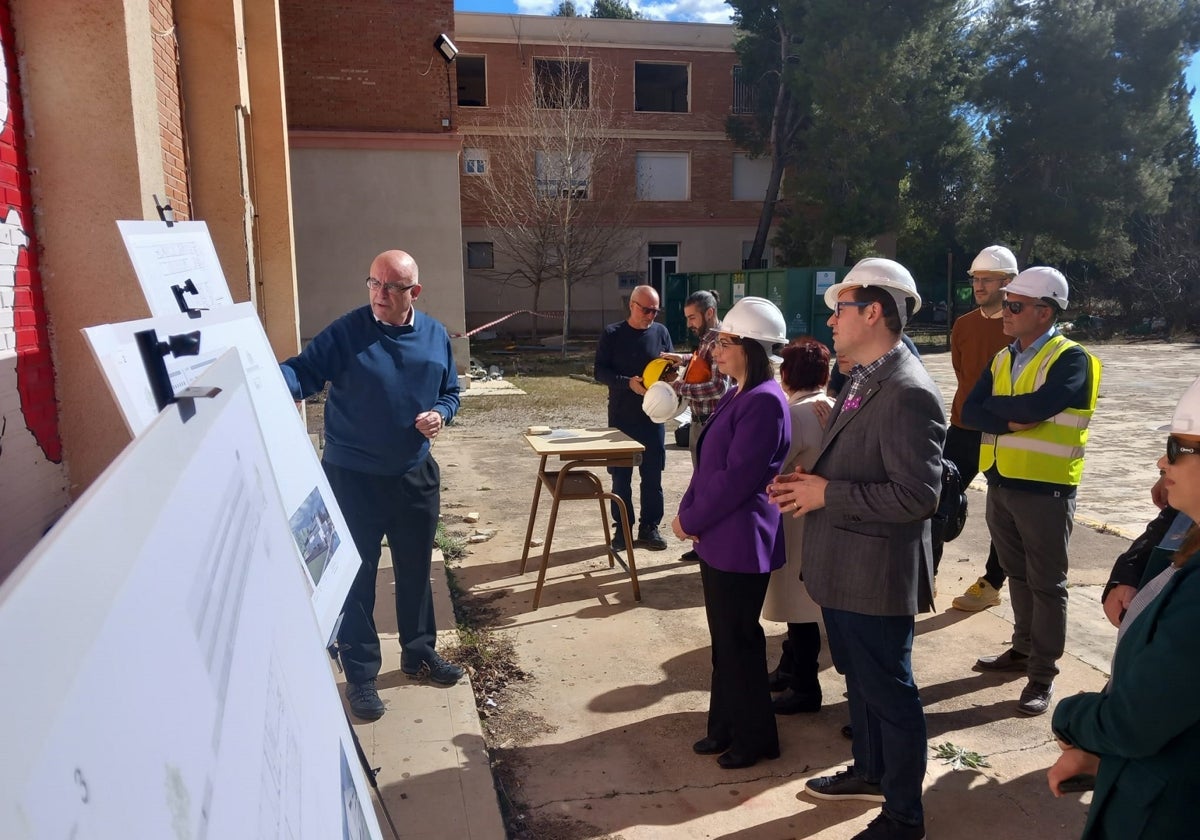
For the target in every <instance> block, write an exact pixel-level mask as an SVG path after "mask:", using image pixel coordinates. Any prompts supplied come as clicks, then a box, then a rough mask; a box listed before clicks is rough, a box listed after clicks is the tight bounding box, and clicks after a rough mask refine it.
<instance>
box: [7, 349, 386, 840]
mask: <svg viewBox="0 0 1200 840" xmlns="http://www.w3.org/2000/svg"><path fill="white" fill-rule="evenodd" d="M204 380H205V384H208V385H216V386H219V387H220V389H221V391H220V393H219V394H218V395H217V396H216V397H215V398H213V399H202V400H197V401H196V413H195V415H194V416H192V417H191V418H190V419H189V420H187V421H186V422H184V421H183V420H182V419H181V413H180V412H179V411H178V410H177V409H176V408H175V407H173V406H172V407H169V408H168V409H167V410H165V411H164V412H163V413H162V414H161V415H160V416H159V417H158V418H156V419H155V421H154V422H153V423H152V424H151V425H150V427H149V428H148V429H146V431H145V433H144V434H142V435H141V436H139V437H138V438H137V439H136V440H134V441H133V443H132V444H130V445H129V447H127V448H126V449H125V451H124V452H123V453H121V455H120V456H119V457H118V458H117V459H116V460H115V461H114V462H113V463H112V464H111V465H110V466H109V468H108V469H107V470H105V472H104V473H103V475H101V476H100V477H99V478H98V479H97V480H96V481H95V483H94V484H93V485H92V486H91V487H90V488H89V489H88V491H87V492H86V493H85V494H84V495H83V497H82V498H80V499H79V500H78V501H77V502H76V503H75V505H73V506H72V507H71V508H70V509H69V510H68V511H67V513H66V515H65V516H64V517H63V518H62V520H61V521H60V522H59V523H58V524H57V525H56V526H55V527H54V529H53V530H52V531H51V532H50V533H49V534H48V535H47V536H46V537H45V538H44V539H43V540H42V542H41V543H39V544H38V546H37V547H36V548H35V549H34V550H33V552H32V553H30V554H29V556H28V557H27V558H26V559H25V561H24V562H23V563H22V564H21V566H19V567H18V568H17V570H16V571H15V572H14V573H13V574H12V575H11V576H10V577H9V578H8V580H7V581H5V583H4V584H3V586H0V638H4V639H7V640H9V643H8V644H5V645H3V646H0V669H3V671H4V673H7V674H10V675H12V676H13V679H14V682H13V683H12V684H11V685H10V686H9V690H6V691H4V692H2V693H0V744H3V761H0V837H4V838H6V840H19V839H20V838H80V840H107V838H112V840H118V838H119V840H127V838H134V837H137V838H142V837H145V838H150V837H153V838H178V839H179V840H183V838H188V839H189V840H206V838H208V839H210V840H218V838H232V837H263V838H289V840H293V839H295V838H314V840H315V839H317V838H319V839H320V840H326V838H342V837H359V836H361V837H374V838H379V837H381V836H382V835H381V832H380V827H379V825H378V823H377V821H376V819H375V815H374V809H373V808H372V807H370V798H369V797H370V793H369V790H368V788H367V784H366V779H365V776H364V774H363V772H362V769H361V766H360V765H359V763H358V761H357V759H356V757H355V752H354V745H353V741H352V740H351V733H350V729H349V726H348V724H347V722H346V718H345V715H344V713H343V710H342V707H341V703H340V700H339V697H338V691H337V686H336V685H335V682H334V678H333V674H332V672H331V670H330V661H329V658H328V656H327V655H326V653H325V651H324V647H323V641H324V637H323V635H322V633H321V630H320V628H319V627H318V626H317V623H316V621H315V620H314V617H313V613H312V610H311V609H310V608H309V606H308V597H307V592H306V590H305V581H304V577H303V575H302V574H301V573H300V571H299V570H298V569H297V568H296V564H295V562H294V559H293V558H294V556H295V549H294V547H293V539H292V535H291V533H290V532H289V528H288V515H287V514H286V513H285V511H284V509H283V505H282V503H281V502H280V499H279V496H278V494H277V492H276V490H275V483H274V481H273V479H272V476H271V464H270V462H269V461H268V459H267V454H266V449H265V446H264V443H263V438H262V435H261V434H260V431H259V429H258V424H257V421H256V418H255V414H254V408H253V406H252V404H251V400H250V396H251V393H250V389H249V388H248V387H247V385H246V382H245V379H244V378H243V374H242V366H241V364H240V363H239V361H238V360H237V358H236V353H235V352H231V353H229V354H227V355H226V356H224V357H222V358H221V359H220V360H218V361H217V362H216V363H215V364H214V365H213V366H212V367H211V368H210V369H209V370H208V371H207V372H206V374H205V377H204ZM31 646H34V647H36V650H35V649H33V648H32V647H31Z"/></svg>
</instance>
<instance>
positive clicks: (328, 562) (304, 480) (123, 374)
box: [83, 303, 361, 639]
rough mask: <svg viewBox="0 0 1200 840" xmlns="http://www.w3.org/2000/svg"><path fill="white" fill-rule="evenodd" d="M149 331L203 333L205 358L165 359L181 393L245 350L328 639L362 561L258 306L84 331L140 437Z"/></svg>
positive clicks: (149, 401)
mask: <svg viewBox="0 0 1200 840" xmlns="http://www.w3.org/2000/svg"><path fill="white" fill-rule="evenodd" d="M148 329H153V330H154V331H155V332H156V333H157V335H158V340H159V341H160V342H162V341H166V340H167V338H168V337H169V336H172V335H178V334H181V333H190V332H194V331H197V330H198V331H199V332H200V354H199V355H198V356H184V357H182V358H178V359H176V358H173V357H171V356H169V355H168V356H166V357H165V362H166V365H167V371H168V373H169V374H170V376H171V384H172V385H173V386H174V388H175V393H179V392H180V391H181V390H182V389H183V388H186V387H187V386H189V385H191V384H192V383H193V382H194V381H195V380H196V378H197V377H198V376H200V375H201V373H202V372H203V371H204V370H205V369H206V368H207V367H208V366H209V365H211V364H212V363H213V360H214V359H216V358H217V357H219V356H220V355H221V354H223V353H224V352H225V351H227V350H228V349H230V348H232V347H236V348H237V349H238V354H239V358H240V360H241V364H242V368H243V370H244V371H245V377H246V381H247V383H248V384H249V386H250V398H251V399H252V400H253V402H254V409H255V411H256V413H257V415H258V422H259V424H260V425H261V427H262V429H263V434H264V437H265V438H266V441H267V454H268V456H269V458H270V463H271V470H272V473H273V475H274V478H275V483H276V486H277V487H278V490H279V495H280V497H281V498H282V499H283V505H284V509H285V510H286V511H287V512H288V517H289V519H290V520H291V521H292V524H293V531H294V534H295V541H296V552H297V556H299V557H300V559H301V560H302V561H303V565H304V568H305V573H306V574H307V576H308V581H309V586H310V588H311V590H312V604H313V609H314V610H315V612H316V614H317V621H318V623H319V624H320V625H321V630H322V632H323V633H324V634H325V638H326V639H329V638H330V637H331V636H332V633H333V630H334V627H335V625H336V623H337V617H338V615H339V614H340V613H341V611H342V604H344V603H345V601H346V593H347V592H348V591H349V590H350V585H351V584H352V583H353V582H354V577H355V575H357V574H358V567H359V564H360V562H361V561H360V560H359V556H358V550H357V548H356V547H355V545H354V540H353V539H352V538H351V536H350V528H349V526H348V525H347V524H346V520H345V519H344V518H343V516H342V512H341V509H340V508H338V506H337V502H336V501H335V500H334V497H333V490H332V489H331V488H330V486H329V481H328V480H327V479H326V478H325V471H324V470H323V469H322V468H321V463H320V461H319V460H318V459H317V455H316V452H315V451H314V450H313V447H312V444H311V443H310V442H309V438H308V430H307V429H306V428H305V427H304V420H303V419H302V418H301V417H300V415H299V413H298V412H297V411H296V406H295V403H294V402H293V400H292V396H291V393H290V392H289V391H288V388H287V384H286V383H285V382H284V380H283V374H282V373H280V371H279V365H278V364H277V363H276V361H275V353H274V351H273V350H272V349H271V345H270V342H269V341H268V340H267V335H266V333H265V332H264V331H263V328H262V323H261V322H260V321H259V320H258V315H257V313H256V312H255V310H254V306H253V304H249V303H239V304H236V305H234V306H230V307H226V308H225V309H219V310H215V311H212V312H208V313H205V316H204V318H202V319H200V320H193V319H191V318H188V317H187V316H186V315H165V316H162V317H158V318H147V319H144V320H141V321H128V322H126V323H123V324H104V325H101V326H97V327H88V328H87V329H85V330H83V334H84V337H85V338H86V339H87V342H88V345H89V346H90V347H91V348H92V353H93V354H95V357H96V361H97V363H99V365H100V368H101V370H102V371H103V372H104V378H105V380H106V381H107V382H108V387H109V389H110V390H111V391H112V395H113V398H114V399H115V400H116V402H117V405H118V406H119V407H120V409H121V414H122V415H123V416H124V418H125V424H126V425H127V426H128V427H129V431H130V433H131V434H133V435H134V436H135V437H136V436H137V435H139V434H141V433H142V432H143V431H144V430H145V429H146V428H147V427H148V426H149V425H150V424H151V422H152V421H153V420H154V419H155V417H157V416H158V408H157V406H156V405H155V402H154V396H153V394H152V393H151V391H150V385H149V380H148V379H147V376H146V370H145V367H144V366H143V364H142V358H141V355H140V354H139V353H138V348H137V342H136V340H135V338H134V335H135V334H136V333H138V332H141V331H142V330H148Z"/></svg>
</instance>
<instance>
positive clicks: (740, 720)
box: [700, 560, 779, 755]
mask: <svg viewBox="0 0 1200 840" xmlns="http://www.w3.org/2000/svg"><path fill="white" fill-rule="evenodd" d="M770 578H771V576H770V575H769V574H737V573H735V572H723V571H720V570H719V569H714V568H713V567H712V566H710V565H708V563H706V562H704V561H703V560H702V561H701V562H700V582H701V584H702V585H703V587H704V613H705V616H706V617H707V618H708V634H709V637H710V638H711V639H712V666H713V673H712V690H711V692H710V694H709V705H708V737H710V738H714V739H716V740H718V741H728V742H729V743H730V745H731V747H730V748H731V749H733V750H735V751H737V752H739V753H743V754H746V755H762V754H764V753H770V752H775V751H777V750H778V749H779V733H778V731H777V730H776V728H775V711H774V709H773V708H772V707H771V692H770V689H769V688H768V687H767V640H766V636H765V635H763V630H762V625H761V624H759V623H758V617H759V615H760V614H761V613H762V605H763V599H764V598H765V597H766V595H767V582H768V581H769V580H770Z"/></svg>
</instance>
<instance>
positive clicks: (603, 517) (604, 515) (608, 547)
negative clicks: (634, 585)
mask: <svg viewBox="0 0 1200 840" xmlns="http://www.w3.org/2000/svg"><path fill="white" fill-rule="evenodd" d="M600 521H601V522H603V523H604V550H605V551H607V552H608V568H610V569H611V568H612V567H613V566H615V565H617V562H616V560H615V559H614V558H613V547H612V544H613V537H612V532H611V531H610V530H609V528H608V511H607V510H605V509H604V497H603V496H601V497H600Z"/></svg>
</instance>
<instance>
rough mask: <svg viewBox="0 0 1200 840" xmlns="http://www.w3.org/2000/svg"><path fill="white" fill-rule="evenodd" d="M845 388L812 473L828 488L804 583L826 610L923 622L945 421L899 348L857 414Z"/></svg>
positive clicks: (814, 526) (808, 548) (916, 367)
mask: <svg viewBox="0 0 1200 840" xmlns="http://www.w3.org/2000/svg"><path fill="white" fill-rule="evenodd" d="M848 390H849V388H848V387H847V388H843V390H842V393H841V395H840V397H839V398H838V401H837V404H836V405H835V406H834V408H833V413H832V414H831V415H830V418H829V426H828V428H827V429H826V431H825V436H824V438H823V440H822V443H821V453H820V455H818V456H817V461H816V463H815V464H814V465H813V468H812V470H811V472H812V473H813V474H815V475H819V476H821V477H823V478H826V479H828V480H829V486H828V487H827V488H826V489H825V507H824V508H822V509H821V510H817V511H814V512H812V513H810V514H807V516H806V519H807V522H806V523H805V526H804V583H805V585H806V586H807V587H808V592H809V594H810V595H812V598H813V600H814V601H816V602H817V603H818V604H820V605H821V606H822V607H830V608H832V609H838V610H846V611H849V612H856V613H862V614H865V615H886V616H897V615H916V614H917V613H918V612H924V611H926V610H928V609H930V608H931V607H932V606H933V583H932V581H933V549H932V546H931V544H930V530H929V527H930V526H929V517H930V516H931V515H932V514H933V512H934V510H935V509H936V508H937V503H938V496H939V494H940V493H941V486H942V445H943V444H944V443H945V440H946V415H945V412H944V411H943V409H942V396H941V393H940V392H939V391H938V388H937V386H936V385H935V384H934V383H933V380H932V379H930V378H929V374H928V373H926V371H925V368H924V367H923V366H922V365H921V362H920V361H919V360H918V359H917V358H916V357H914V356H913V355H912V353H910V352H909V351H908V350H907V348H904V347H901V349H900V351H899V353H897V355H896V357H895V358H893V359H891V360H889V361H888V363H887V364H885V365H884V366H883V367H882V368H880V369H879V370H877V371H876V372H875V373H874V374H873V375H872V376H871V378H870V379H868V380H867V382H866V383H865V385H864V387H863V389H862V390H861V391H860V392H859V399H860V402H859V405H858V407H857V408H850V409H847V408H845V407H844V406H843V403H844V402H845V399H846V393H847V391H848Z"/></svg>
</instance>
